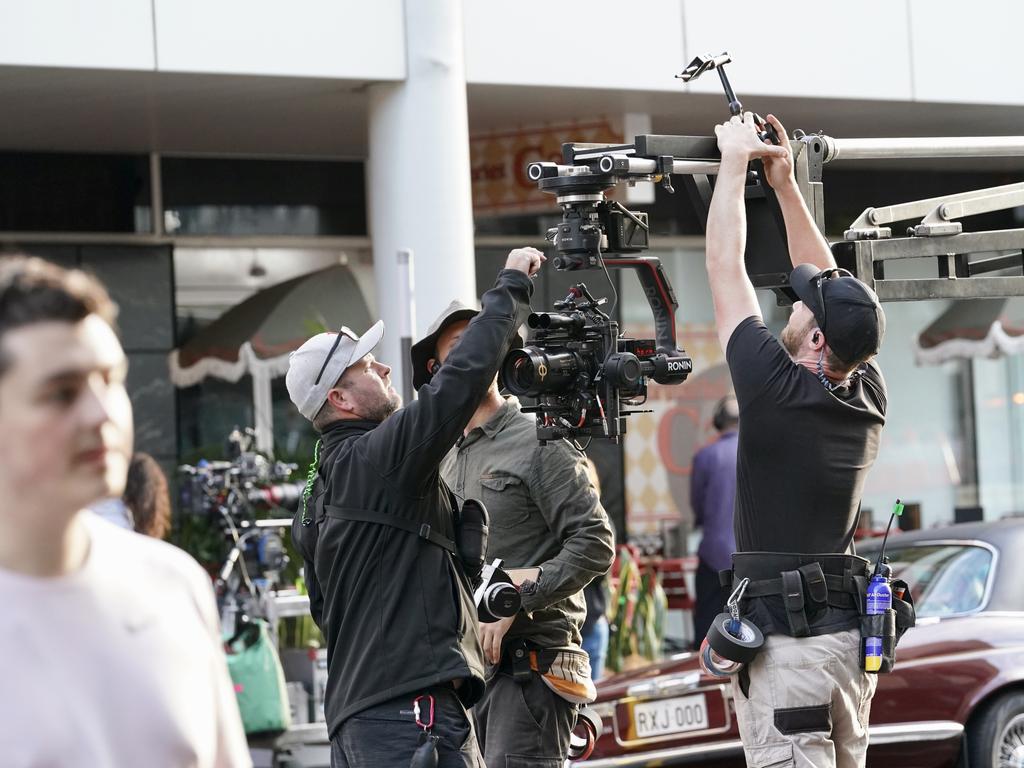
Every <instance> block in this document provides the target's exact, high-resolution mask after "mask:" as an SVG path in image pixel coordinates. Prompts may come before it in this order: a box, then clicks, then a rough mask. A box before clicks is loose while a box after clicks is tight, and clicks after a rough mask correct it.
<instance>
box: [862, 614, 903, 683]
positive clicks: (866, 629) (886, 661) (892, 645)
mask: <svg viewBox="0 0 1024 768" xmlns="http://www.w3.org/2000/svg"><path fill="white" fill-rule="evenodd" d="M868 637H880V638H882V666H881V667H879V668H878V669H877V670H873V671H869V672H868V673H869V674H882V673H884V672H892V668H893V667H894V666H896V611H895V610H893V609H892V608H890V609H889V610H887V611H886V612H885V613H876V614H875V615H873V616H861V617H860V638H861V639H860V662H861V669H863V668H864V666H865V659H866V658H867V640H866V638H868Z"/></svg>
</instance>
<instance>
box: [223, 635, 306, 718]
mask: <svg viewBox="0 0 1024 768" xmlns="http://www.w3.org/2000/svg"><path fill="white" fill-rule="evenodd" d="M229 651H230V652H229V653H228V671H229V672H230V673H231V681H232V682H233V683H234V685H235V695H236V696H237V697H238V710H239V712H240V713H241V715H242V725H243V726H244V727H245V732H246V733H247V734H254V733H267V732H280V731H284V730H287V728H288V726H290V725H291V720H292V716H291V709H290V707H289V706H288V692H287V690H286V689H285V683H284V670H283V669H282V668H281V660H280V659H279V658H278V655H277V649H276V648H274V644H273V643H272V642H270V635H269V634H268V632H267V624H266V622H264V621H262V620H259V619H256V620H253V621H251V622H250V623H249V625H248V626H247V627H246V628H245V629H244V630H243V631H242V632H241V634H240V635H238V639H237V640H236V641H234V642H232V643H231V644H230V646H229Z"/></svg>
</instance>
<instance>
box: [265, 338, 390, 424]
mask: <svg viewBox="0 0 1024 768" xmlns="http://www.w3.org/2000/svg"><path fill="white" fill-rule="evenodd" d="M383 337H384V321H383V320H378V321H377V322H376V323H374V324H373V325H372V326H370V329H369V330H368V331H367V332H366V333H364V334H363V335H362V336H357V335H356V334H355V333H354V332H353V331H352V330H351V329H350V328H348V327H346V326H342V328H341V330H339V331H338V332H337V333H318V334H317V335H316V336H314V337H313V338H311V339H309V340H308V341H307V342H306V343H305V344H303V345H302V346H301V347H299V348H298V349H296V350H295V351H294V352H292V353H291V355H289V356H288V373H287V374H286V375H285V379H284V380H285V385H286V386H287V387H288V397H290V398H291V400H292V402H293V403H295V407H296V408H298V409H299V413H301V414H302V415H303V416H305V417H306V418H307V419H309V420H310V421H312V420H313V419H314V418H316V415H317V414H318V413H319V412H320V409H321V408H323V405H324V403H326V402H327V393H328V392H329V391H330V390H331V389H332V388H333V387H334V385H335V384H337V382H338V379H340V378H341V375H342V374H343V373H345V369H346V368H348V367H349V366H350V365H352V364H353V363H355V362H357V361H359V360H361V359H362V358H363V357H365V356H366V355H367V354H369V353H370V352H372V351H373V349H374V348H375V347H376V346H377V345H378V344H379V343H380V340H381V339H382V338H383Z"/></svg>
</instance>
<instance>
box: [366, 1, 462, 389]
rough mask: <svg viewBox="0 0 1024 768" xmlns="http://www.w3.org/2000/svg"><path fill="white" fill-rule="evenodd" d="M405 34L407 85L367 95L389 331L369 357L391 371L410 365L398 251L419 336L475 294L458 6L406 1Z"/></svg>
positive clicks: (373, 225) (372, 192)
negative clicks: (411, 270) (410, 268)
mask: <svg viewBox="0 0 1024 768" xmlns="http://www.w3.org/2000/svg"><path fill="white" fill-rule="evenodd" d="M405 36H406V68H407V75H406V79H405V82H403V83H398V84H393V83H385V84H377V85H373V86H371V87H370V89H369V98H370V108H369V154H370V156H369V161H368V163H367V187H368V191H369V194H368V201H369V202H368V204H369V219H370V236H371V238H372V240H373V269H374V278H375V281H376V287H377V306H378V307H379V308H380V310H379V311H380V316H381V319H383V320H384V324H385V326H386V329H387V330H386V333H385V335H384V341H383V343H382V344H381V347H380V348H379V350H378V355H377V356H378V357H379V358H380V359H381V360H382V361H384V362H385V363H387V364H388V365H391V366H392V367H395V368H398V367H400V366H407V365H408V361H406V360H402V359H401V353H400V348H399V322H400V320H401V316H402V311H403V310H402V308H400V307H398V306H395V303H396V297H397V296H398V294H399V290H398V281H399V280H400V278H401V275H400V266H399V260H398V252H399V251H401V250H405V249H408V250H411V251H413V252H414V253H415V254H416V259H415V276H414V284H415V287H416V297H415V313H416V317H415V322H414V327H415V328H416V330H417V331H418V333H419V334H421V335H422V334H423V333H424V332H425V331H426V329H427V327H428V326H429V325H430V323H431V322H432V321H433V320H434V318H435V317H436V316H437V315H438V314H440V312H441V310H443V309H444V308H445V307H446V306H447V305H448V303H449V302H450V301H451V300H452V299H454V298H459V299H462V300H463V301H473V300H474V299H475V298H476V296H477V292H476V278H475V271H474V270H475V267H474V262H475V260H474V255H473V206H472V197H471V191H470V172H469V125H468V118H467V114H466V74H465V64H464V61H463V40H462V0H432V2H422V0H406V4H405ZM400 377H401V371H398V372H397V374H396V373H393V374H392V381H395V382H399V381H401V380H402V379H401V378H400Z"/></svg>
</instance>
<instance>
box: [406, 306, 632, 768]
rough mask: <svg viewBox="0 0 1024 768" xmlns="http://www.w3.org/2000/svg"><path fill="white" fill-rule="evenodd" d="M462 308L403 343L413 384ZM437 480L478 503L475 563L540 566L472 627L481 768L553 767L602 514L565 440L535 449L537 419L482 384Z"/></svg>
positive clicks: (604, 541)
mask: <svg viewBox="0 0 1024 768" xmlns="http://www.w3.org/2000/svg"><path fill="white" fill-rule="evenodd" d="M476 315H477V311H476V310H475V309H473V308H472V307H467V306H466V305H464V304H461V303H459V302H458V301H453V302H452V303H451V304H450V305H449V306H448V308H447V309H445V310H444V312H442V313H441V315H440V316H439V317H438V318H437V320H435V321H434V323H433V324H432V325H431V326H430V329H429V330H428V332H427V335H426V336H425V337H424V338H423V339H421V340H420V341H418V342H417V343H416V344H415V345H413V348H412V350H411V357H412V364H413V384H414V386H416V387H417V389H419V390H420V391H423V388H424V387H426V386H427V385H429V384H430V382H431V381H432V380H433V378H434V377H436V376H438V375H440V374H441V372H443V371H444V370H445V369H446V368H447V367H448V365H449V364H450V361H451V360H453V359H455V357H456V356H457V355H458V353H459V351H460V349H461V346H462V345H463V344H465V343H466V336H467V334H468V333H469V328H470V327H471V326H470V322H471V320H472V318H473V317H475V316H476ZM441 476H442V477H443V478H444V480H445V482H446V483H448V485H449V486H450V487H451V488H452V490H453V491H455V494H456V495H457V496H459V497H460V498H464V499H470V498H472V499H479V500H480V501H482V502H483V504H484V506H485V507H486V508H487V512H488V516H489V528H490V530H489V536H488V540H487V551H486V559H487V561H488V562H490V561H492V560H493V559H494V558H501V559H502V560H503V561H504V564H505V567H509V568H520V567H522V568H534V567H536V568H539V575H538V576H537V577H536V578H535V579H529V580H527V581H525V582H524V583H523V585H522V599H523V607H522V610H521V611H520V612H519V613H518V614H516V615H515V616H512V617H509V618H506V619H501V620H499V621H496V622H494V623H488V624H481V626H480V637H481V640H482V642H483V650H484V657H485V659H486V661H487V663H488V669H487V686H486V689H485V691H484V697H483V699H482V700H481V701H480V702H479V703H478V704H477V705H476V707H475V708H474V710H473V712H474V715H475V718H476V724H477V727H478V737H479V739H480V742H481V746H482V749H483V753H484V760H485V762H486V764H487V766H488V768H505V766H506V764H507V763H506V756H515V757H516V758H518V759H519V760H521V761H522V764H524V765H526V764H529V765H531V766H538V768H543V767H546V766H562V765H563V764H564V763H565V759H566V753H567V752H568V749H569V734H570V732H571V731H572V728H573V725H574V723H575V720H576V706H577V705H578V704H581V703H585V702H589V701H592V700H593V698H594V695H595V692H594V688H593V683H592V682H591V677H590V665H589V662H588V659H587V655H586V653H585V652H584V651H583V649H582V648H581V646H580V643H581V638H580V627H581V626H582V624H583V620H584V618H585V616H586V602H585V600H584V596H583V588H584V587H585V586H586V585H587V584H589V583H590V582H591V581H592V580H593V579H594V578H596V577H598V576H600V575H602V574H604V573H606V572H607V571H608V568H609V567H610V566H611V562H612V556H613V554H614V550H613V546H612V545H613V534H612V528H611V524H610V523H609V521H608V515H607V514H606V513H605V511H604V508H603V507H602V506H601V501H600V499H599V498H598V495H597V492H596V491H595V489H594V488H593V486H592V485H591V483H590V480H589V477H588V475H587V471H586V457H585V456H584V455H583V453H582V452H581V451H579V450H577V449H576V448H574V447H573V446H572V445H571V444H570V443H568V442H566V441H565V440H553V441H550V442H549V443H548V445H546V446H543V447H541V445H540V443H539V442H538V440H537V433H536V421H535V419H534V417H533V416H531V415H527V414H525V413H522V411H520V408H519V401H518V400H517V399H516V398H514V397H502V395H501V393H500V392H499V390H498V383H497V380H496V379H495V380H492V382H491V385H490V387H488V389H487V393H486V394H485V395H484V397H483V400H481V401H480V404H479V405H478V406H477V409H476V412H475V413H474V414H473V417H472V418H471V419H470V420H469V423H468V424H466V426H465V428H464V434H463V437H462V438H461V439H460V440H459V441H458V442H457V443H456V447H455V449H454V450H453V451H452V452H451V453H450V454H449V455H448V457H447V458H446V459H445V461H444V463H443V464H442V465H441Z"/></svg>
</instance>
